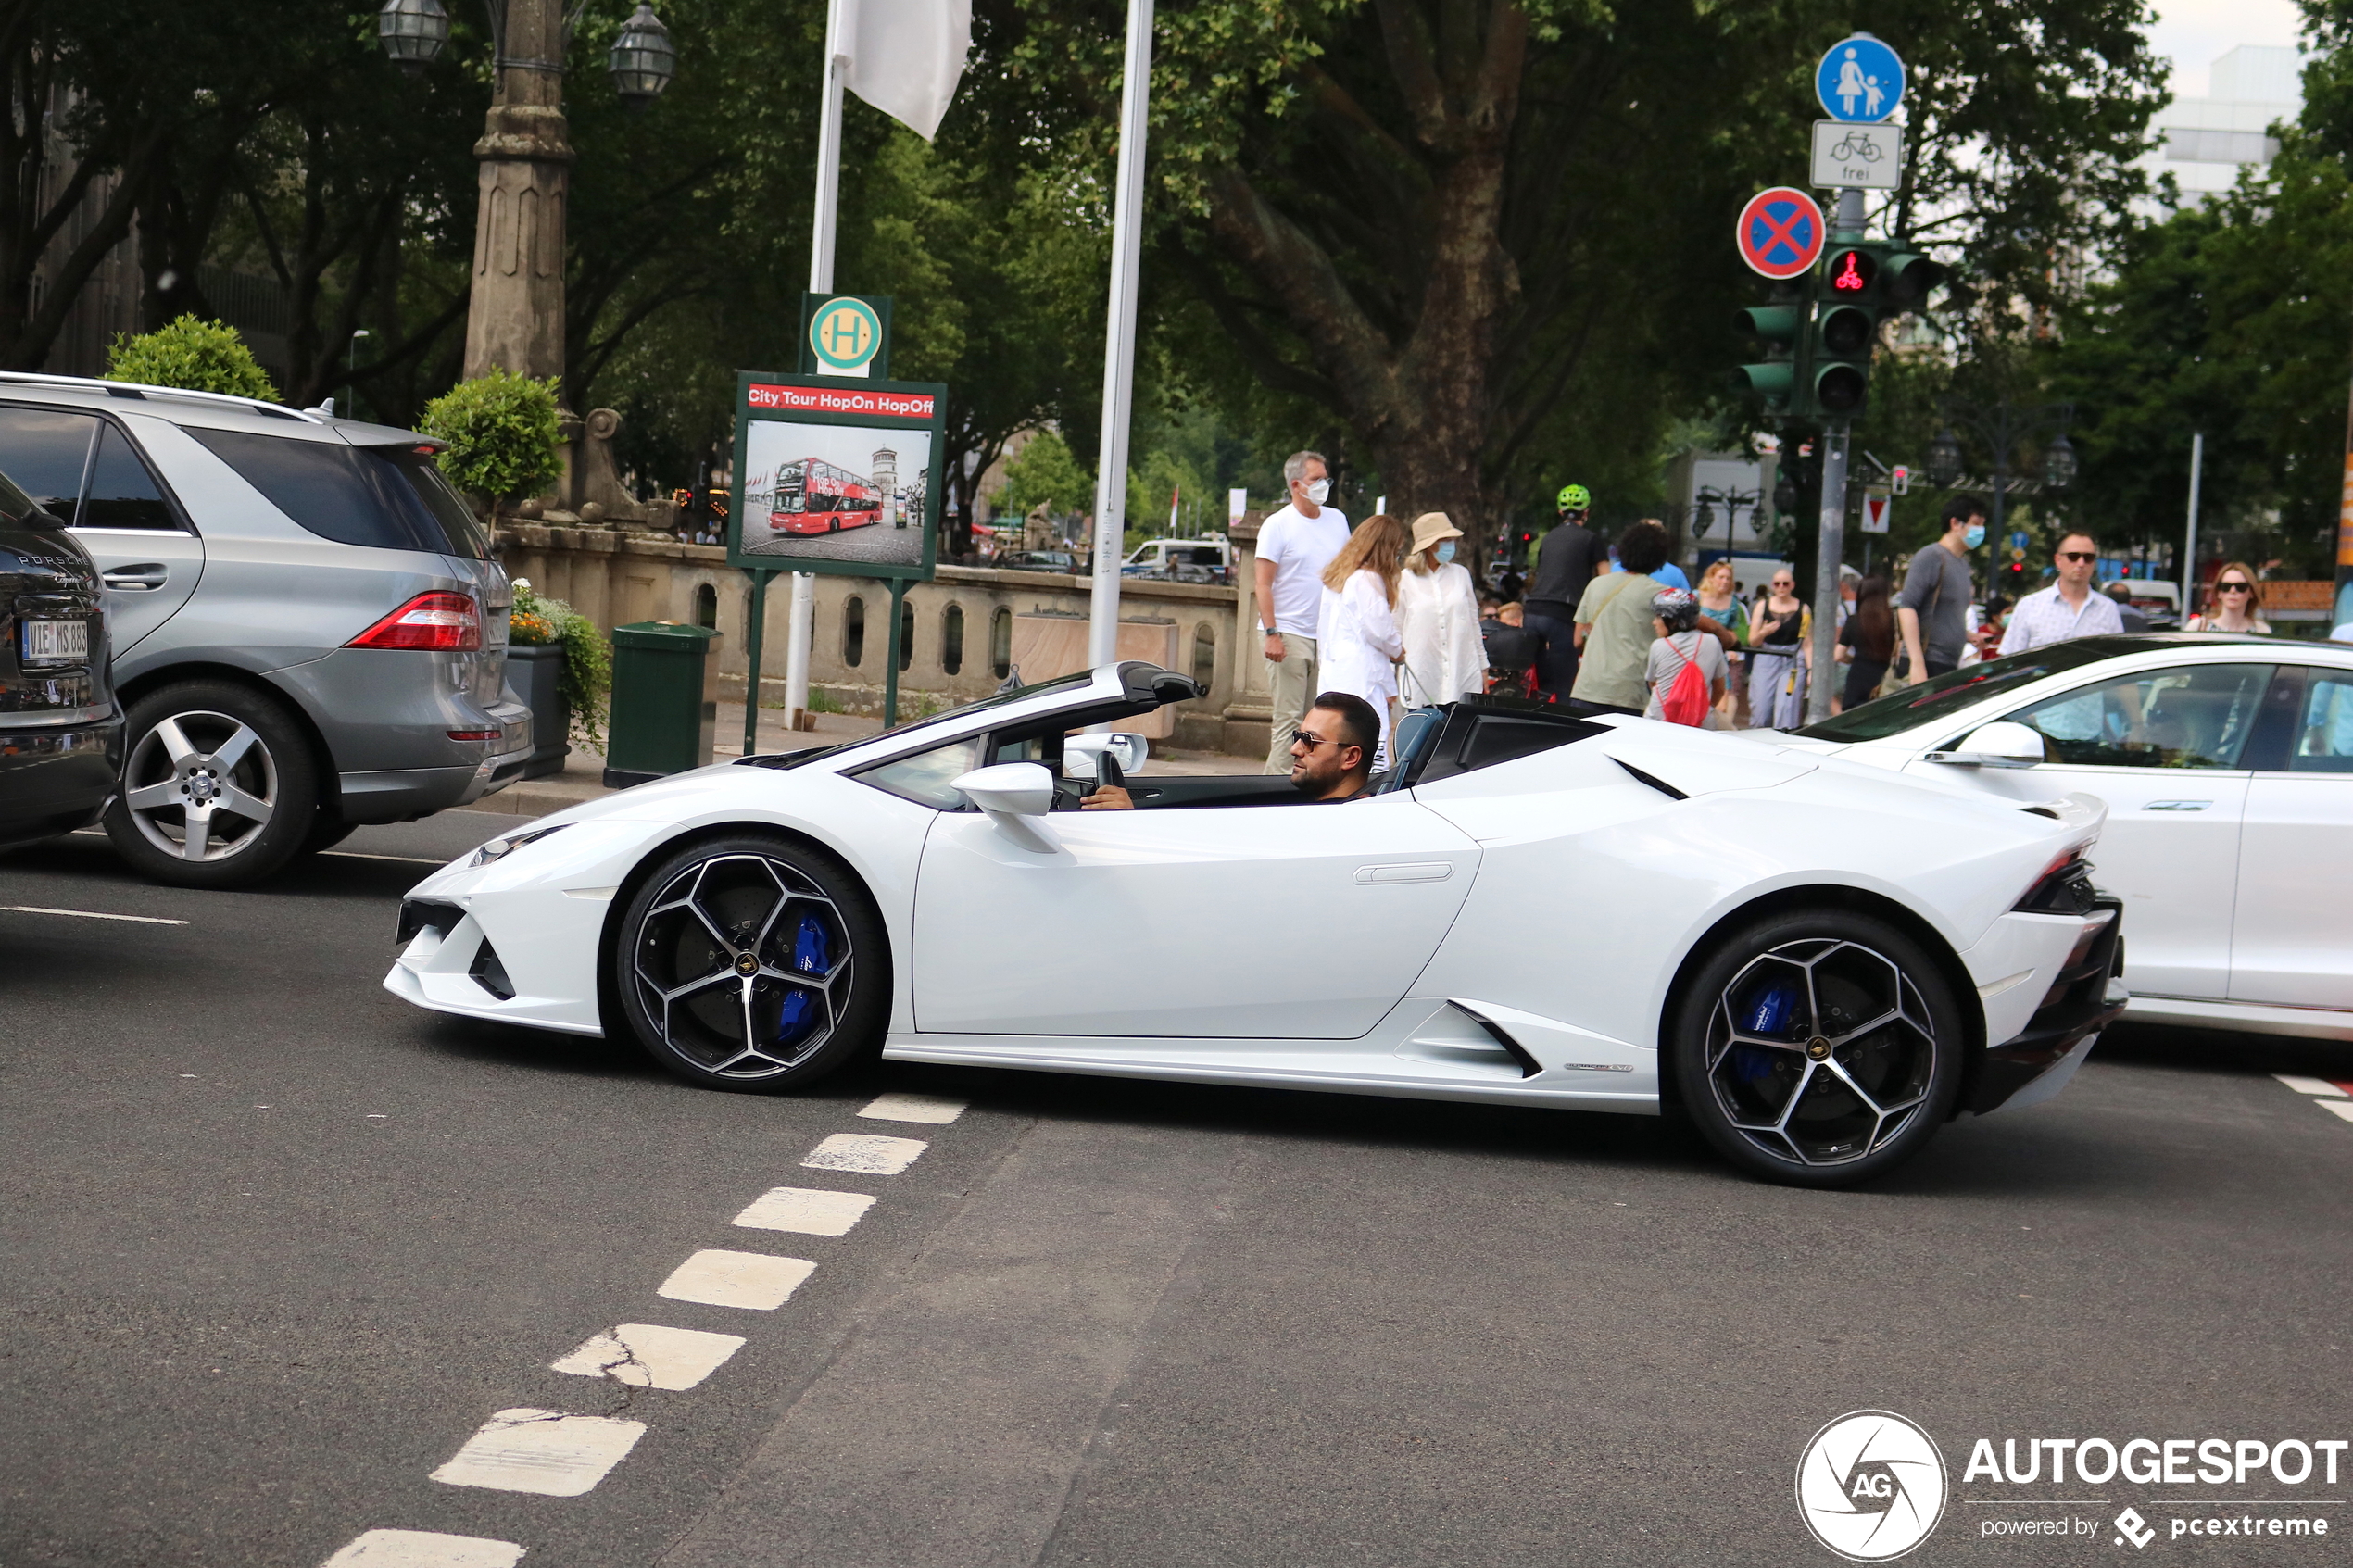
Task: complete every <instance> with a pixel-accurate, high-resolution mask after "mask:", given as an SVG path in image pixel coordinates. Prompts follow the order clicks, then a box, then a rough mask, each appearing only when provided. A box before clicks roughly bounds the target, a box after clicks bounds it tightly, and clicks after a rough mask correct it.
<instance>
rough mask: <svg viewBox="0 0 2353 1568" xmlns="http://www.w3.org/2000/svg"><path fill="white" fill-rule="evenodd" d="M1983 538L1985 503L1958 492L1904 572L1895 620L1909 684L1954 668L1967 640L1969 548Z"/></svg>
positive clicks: (1973, 547)
mask: <svg viewBox="0 0 2353 1568" xmlns="http://www.w3.org/2000/svg"><path fill="white" fill-rule="evenodd" d="M1984 543H1985V503H1984V502H1983V501H1981V500H1979V499H1978V498H1977V497H1976V496H1974V495H1956V496H1954V497H1953V498H1952V499H1951V500H1949V501H1947V502H1945V503H1944V537H1943V538H1942V539H1939V540H1938V541H1937V542H1936V543H1935V544H1933V545H1929V546H1923V547H1922V548H1921V550H1920V552H1919V554H1918V555H1916V556H1914V557H1913V558H1912V564H1911V566H1910V567H1909V568H1908V569H1907V570H1906V571H1905V573H1904V591H1903V593H1901V594H1900V595H1898V596H1896V600H1895V624H1896V628H1897V630H1898V632H1899V633H1901V635H1902V637H1903V642H1904V653H1905V655H1906V658H1908V659H1910V660H1911V662H1910V664H1909V665H1908V666H1906V671H1907V672H1906V676H1905V679H1906V682H1907V683H1909V682H1919V681H1923V680H1926V679H1927V678H1928V677H1929V676H1931V675H1942V674H1944V672H1945V671H1948V670H1953V669H1957V668H1958V667H1959V665H1960V662H1961V649H1962V647H1963V646H1965V645H1966V644H1967V643H1968V641H1969V600H1970V597H1971V595H1972V594H1973V592H1974V590H1973V589H1972V588H1971V586H1970V584H1969V552H1970V551H1971V550H1974V549H1976V548H1977V547H1978V546H1980V545H1982V544H1984Z"/></svg>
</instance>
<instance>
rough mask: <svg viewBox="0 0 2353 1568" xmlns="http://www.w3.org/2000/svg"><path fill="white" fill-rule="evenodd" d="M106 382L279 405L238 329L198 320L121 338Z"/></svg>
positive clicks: (190, 318) (186, 318)
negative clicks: (180, 388)
mask: <svg viewBox="0 0 2353 1568" xmlns="http://www.w3.org/2000/svg"><path fill="white" fill-rule="evenodd" d="M107 380H108V381H127V382H137V383H141V384H142V385H145V386H177V387H182V388H184V389H186V390H187V391H190V392H225V393H227V394H229V395H231V396H233V397H258V398H260V399H261V400H262V401H263V402H265V403H275V402H276V401H278V389H277V388H276V387H274V386H272V385H271V384H270V377H269V375H268V374H267V373H265V372H264V371H263V370H262V368H261V364H260V362H259V361H258V360H257V359H255V358H254V357H253V350H252V349H250V348H247V347H246V346H245V339H244V338H242V337H240V336H238V335H237V329H236V328H234V327H233V326H231V325H229V324H228V323H227V322H226V321H201V320H197V319H196V318H195V317H194V316H182V317H181V318H180V319H179V320H176V321H172V322H170V323H168V324H167V325H164V326H160V327H157V329H156V330H155V331H154V332H141V333H140V334H139V335H138V336H136V337H126V336H122V335H117V337H116V338H115V340H114V344H113V346H111V347H110V348H108V349H107Z"/></svg>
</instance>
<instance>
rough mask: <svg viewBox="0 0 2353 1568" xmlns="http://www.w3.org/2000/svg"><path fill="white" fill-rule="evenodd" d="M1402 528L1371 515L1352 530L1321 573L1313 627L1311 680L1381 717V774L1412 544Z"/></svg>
mask: <svg viewBox="0 0 2353 1568" xmlns="http://www.w3.org/2000/svg"><path fill="white" fill-rule="evenodd" d="M1411 542H1412V541H1411V540H1410V538H1409V537H1408V536H1407V534H1406V533H1405V525H1404V524H1403V523H1402V522H1400V521H1397V520H1396V519H1395V518H1393V517H1391V516H1390V515H1389V514H1388V513H1387V512H1376V513H1374V514H1373V515H1372V516H1371V517H1368V518H1366V519H1365V521H1362V522H1360V523H1358V524H1357V525H1356V532H1355V533H1352V534H1350V535H1349V536H1348V543H1347V544H1345V545H1343V546H1340V554H1338V555H1336V556H1334V557H1333V558H1332V563H1331V565H1329V566H1327V567H1326V568H1324V609H1323V615H1322V617H1321V618H1320V619H1319V620H1318V621H1317V622H1316V629H1315V667H1316V673H1315V682H1316V684H1318V685H1320V686H1321V687H1323V689H1324V690H1326V691H1327V692H1349V693H1352V694H1353V695H1355V696H1360V697H1363V698H1364V699H1365V701H1366V702H1368V703H1370V704H1372V708H1373V711H1374V712H1375V713H1377V714H1378V715H1379V716H1380V746H1379V747H1378V750H1377V752H1376V754H1375V761H1374V764H1373V771H1375V772H1378V771H1381V770H1382V769H1384V768H1386V767H1387V766H1388V765H1389V763H1388V757H1389V736H1390V729H1391V727H1392V726H1393V724H1394V722H1395V719H1396V715H1395V714H1394V713H1393V712H1392V711H1391V710H1392V709H1394V708H1395V707H1396V703H1397V660H1398V659H1400V658H1402V657H1403V654H1404V652H1405V645H1404V643H1403V641H1402V640H1401V639H1400V638H1399V637H1398V635H1397V578H1398V574H1399V573H1400V572H1402V571H1403V570H1404V564H1405V551H1406V548H1407V546H1409V545H1410V544H1411Z"/></svg>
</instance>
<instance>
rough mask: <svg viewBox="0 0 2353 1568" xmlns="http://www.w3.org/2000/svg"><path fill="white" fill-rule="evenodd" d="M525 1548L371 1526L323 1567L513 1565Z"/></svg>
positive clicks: (491, 1567) (476, 1538)
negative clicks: (373, 1528)
mask: <svg viewBox="0 0 2353 1568" xmlns="http://www.w3.org/2000/svg"><path fill="white" fill-rule="evenodd" d="M517 1562H522V1548H521V1547H519V1546H517V1545H515V1543H514V1542H512V1541H492V1540H484V1538H483V1537H480V1536H445V1535H443V1534H441V1533H440V1532H439V1531H437V1530H370V1531H368V1532H366V1533H365V1534H364V1535H361V1536H360V1537H359V1538H358V1539H356V1540H354V1541H352V1542H351V1543H350V1544H349V1545H348V1546H346V1547H345V1548H344V1549H342V1550H341V1551H338V1552H336V1553H335V1554H334V1555H333V1557H330V1558H329V1559H327V1561H326V1562H324V1563H322V1564H321V1568H514V1565H515V1564H516V1563H517Z"/></svg>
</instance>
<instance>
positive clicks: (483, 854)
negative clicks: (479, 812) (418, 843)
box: [466, 822, 572, 869]
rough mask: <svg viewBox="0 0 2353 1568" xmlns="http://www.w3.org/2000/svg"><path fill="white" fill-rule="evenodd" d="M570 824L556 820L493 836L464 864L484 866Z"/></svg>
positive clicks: (558, 831) (504, 857)
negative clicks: (543, 825) (550, 823)
mask: <svg viewBox="0 0 2353 1568" xmlns="http://www.w3.org/2000/svg"><path fill="white" fill-rule="evenodd" d="M570 826H572V824H571V823H570V822H557V823H555V824H554V825H553V826H550V827H544V828H526V829H525V830H524V831H522V833H510V834H506V835H505V836H503V837H500V838H494V839H492V840H491V841H490V842H489V843H487V844H485V845H484V846H483V847H481V848H479V849H477V850H475V851H474V852H473V855H472V859H468V860H467V861H466V865H467V866H468V868H469V869H471V868H472V867H474V866H486V865H488V864H490V862H491V861H493V860H503V859H506V858H507V857H508V856H510V855H511V854H513V853H514V852H515V851H516V850H518V849H520V848H522V847H523V846H524V845H526V844H535V843H537V842H538V841H539V840H541V839H543V838H545V837H547V835H548V834H551V833H561V832H563V831H564V829H566V828H568V827H570Z"/></svg>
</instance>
